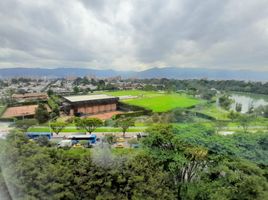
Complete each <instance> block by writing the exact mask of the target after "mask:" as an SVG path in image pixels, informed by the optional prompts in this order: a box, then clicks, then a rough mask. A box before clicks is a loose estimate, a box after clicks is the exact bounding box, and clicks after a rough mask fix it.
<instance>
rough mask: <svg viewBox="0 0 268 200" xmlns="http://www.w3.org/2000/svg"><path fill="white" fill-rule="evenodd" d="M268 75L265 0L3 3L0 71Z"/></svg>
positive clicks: (28, 0) (0, 11)
mask: <svg viewBox="0 0 268 200" xmlns="http://www.w3.org/2000/svg"><path fill="white" fill-rule="evenodd" d="M165 66H175V67H202V68H221V69H222V68H224V69H228V68H229V69H254V70H268V0H242V1H238V0H206V1H200V0H170V1H168V0H153V1H148V0H1V1H0V68H5V67H50V68H52V67H90V68H97V69H108V68H112V69H118V70H142V69H147V68H151V67H165Z"/></svg>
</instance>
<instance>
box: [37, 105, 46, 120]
mask: <svg viewBox="0 0 268 200" xmlns="http://www.w3.org/2000/svg"><path fill="white" fill-rule="evenodd" d="M35 119H36V120H37V121H38V122H39V123H44V122H47V121H48V119H49V113H48V110H47V107H46V106H45V105H44V104H39V105H38V107H37V108H36V110H35Z"/></svg>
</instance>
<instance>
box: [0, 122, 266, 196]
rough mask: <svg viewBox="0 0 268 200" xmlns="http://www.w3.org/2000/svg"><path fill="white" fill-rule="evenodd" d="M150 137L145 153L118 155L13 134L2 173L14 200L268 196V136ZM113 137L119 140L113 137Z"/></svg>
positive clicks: (203, 130) (193, 128) (161, 128)
mask: <svg viewBox="0 0 268 200" xmlns="http://www.w3.org/2000/svg"><path fill="white" fill-rule="evenodd" d="M147 132H148V133H149V135H148V136H147V137H146V138H144V139H142V144H143V147H142V149H139V150H134V149H133V150H124V149H119V150H116V151H115V152H114V153H113V151H111V149H110V148H108V147H106V146H105V145H104V146H102V145H100V146H99V147H95V148H93V149H91V150H89V149H70V150H62V149H56V148H55V147H53V144H51V143H50V142H48V141H47V140H44V139H40V140H38V141H37V142H33V141H30V140H28V139H27V138H26V137H25V136H24V134H22V133H18V132H14V133H11V134H9V136H8V138H7V140H5V141H1V145H0V147H1V149H2V154H1V163H2V166H1V167H2V172H3V175H4V177H5V180H6V182H8V185H9V189H11V190H10V192H11V195H12V197H13V198H14V199H64V200H65V199H67V200H68V199H152V200H153V199H196V200H197V199H198V200H199V199H204V200H205V199H211V200H212V199H213V200H214V199H260V200H262V199H265V198H266V197H267V195H268V194H267V191H268V184H267V177H268V176H267V166H268V149H267V146H268V141H267V138H268V137H267V136H268V133H264V132H260V133H254V134H253V133H251V134H250V133H243V132H241V133H236V134H234V135H229V136H221V135H218V134H216V133H215V130H214V129H213V128H208V127H205V126H201V125H185V126H182V127H179V128H178V127H176V128H174V127H173V126H171V125H158V126H154V127H151V128H150V129H149V130H148V131H147ZM106 140H107V142H109V143H110V144H113V143H114V137H113V136H107V137H106ZM135 143H137V141H135ZM3 152H4V153H3ZM2 178H3V177H2ZM0 183H2V185H1V189H2V190H5V187H4V186H5V184H3V183H4V181H3V179H1V178H0Z"/></svg>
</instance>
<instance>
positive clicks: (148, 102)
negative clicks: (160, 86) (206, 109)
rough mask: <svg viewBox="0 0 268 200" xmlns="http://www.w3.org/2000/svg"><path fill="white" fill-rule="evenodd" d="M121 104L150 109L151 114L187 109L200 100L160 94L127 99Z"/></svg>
mask: <svg viewBox="0 0 268 200" xmlns="http://www.w3.org/2000/svg"><path fill="white" fill-rule="evenodd" d="M123 102H125V103H128V104H130V105H135V106H141V107H144V108H148V109H151V110H152V111H153V112H166V111H169V110H172V109H175V108H187V107H191V106H194V105H196V104H199V103H201V100H199V99H195V98H192V97H189V96H186V95H181V94H161V95H158V96H153V97H150V96H144V97H142V98H137V99H128V100H124V101H123Z"/></svg>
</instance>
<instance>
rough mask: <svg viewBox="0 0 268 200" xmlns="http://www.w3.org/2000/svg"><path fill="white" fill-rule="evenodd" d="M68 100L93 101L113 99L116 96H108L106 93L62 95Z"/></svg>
mask: <svg viewBox="0 0 268 200" xmlns="http://www.w3.org/2000/svg"><path fill="white" fill-rule="evenodd" d="M63 98H64V99H66V100H67V101H69V102H80V101H94V100H104V99H115V98H117V97H113V96H109V95H106V94H98V95H79V96H64V97H63Z"/></svg>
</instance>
